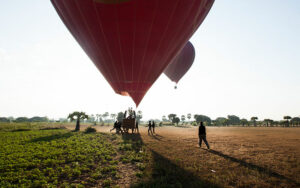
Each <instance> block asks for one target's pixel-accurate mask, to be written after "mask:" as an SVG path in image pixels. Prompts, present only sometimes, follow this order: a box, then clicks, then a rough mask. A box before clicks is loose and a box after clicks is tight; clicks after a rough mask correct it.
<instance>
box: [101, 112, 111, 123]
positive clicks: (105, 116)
mask: <svg viewBox="0 0 300 188" xmlns="http://www.w3.org/2000/svg"><path fill="white" fill-rule="evenodd" d="M108 116H109V113H108V112H105V113H104V114H102V117H103V118H104V120H105V121H106V118H107V117H108Z"/></svg>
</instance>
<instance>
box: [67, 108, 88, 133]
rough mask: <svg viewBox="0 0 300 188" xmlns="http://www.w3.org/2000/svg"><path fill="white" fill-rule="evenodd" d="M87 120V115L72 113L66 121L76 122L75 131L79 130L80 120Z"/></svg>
mask: <svg viewBox="0 0 300 188" xmlns="http://www.w3.org/2000/svg"><path fill="white" fill-rule="evenodd" d="M88 118H89V116H88V115H87V114H85V113H84V112H73V113H71V114H69V115H68V119H70V120H71V121H74V120H76V127H75V131H79V130H80V120H85V119H88Z"/></svg>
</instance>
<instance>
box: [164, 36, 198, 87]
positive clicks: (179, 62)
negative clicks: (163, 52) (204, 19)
mask: <svg viewBox="0 0 300 188" xmlns="http://www.w3.org/2000/svg"><path fill="white" fill-rule="evenodd" d="M194 59H195V49H194V46H193V45H192V43H191V42H188V43H187V44H186V45H185V46H184V48H183V49H182V50H181V52H180V53H179V54H178V55H177V56H176V57H175V59H174V60H173V61H172V62H171V63H170V64H169V65H168V66H167V68H166V69H165V71H164V73H165V75H167V76H168V77H169V78H170V80H172V81H173V82H176V83H178V82H179V80H180V79H181V78H182V77H183V76H184V75H185V73H186V72H187V71H188V70H189V69H190V68H191V66H192V64H193V62H194Z"/></svg>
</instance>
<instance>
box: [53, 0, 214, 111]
mask: <svg viewBox="0 0 300 188" xmlns="http://www.w3.org/2000/svg"><path fill="white" fill-rule="evenodd" d="M51 2H52V4H53V5H54V7H55V9H56V11H57V12H58V14H59V16H60V18H61V19H62V21H63V22H64V24H65V25H66V26H67V28H68V29H69V31H70V32H71V33H72V35H73V36H74V38H75V39H76V40H77V42H78V43H79V44H80V46H81V47H82V48H83V50H84V51H85V52H86V54H87V55H88V56H89V57H90V59H91V60H92V61H93V62H94V64H95V65H96V67H97V68H98V69H99V71H100V72H101V73H102V74H103V76H104V78H105V79H106V80H107V81H108V82H109V84H110V85H111V87H112V88H113V89H114V91H115V92H116V93H118V94H121V95H129V96H131V98H132V99H133V100H134V102H135V103H136V105H137V106H138V105H139V103H140V101H141V100H142V98H143V97H144V95H145V94H146V92H147V91H148V89H149V88H150V87H151V86H152V84H153V83H154V82H155V80H156V79H157V78H158V77H159V76H160V74H161V73H162V72H163V71H164V70H165V68H166V66H167V65H168V64H169V62H170V61H171V60H172V59H173V58H174V57H175V56H176V54H177V53H178V52H179V51H180V50H181V49H182V48H183V46H184V45H185V43H186V42H187V41H188V40H189V38H190V37H191V36H192V34H193V33H194V32H195V31H196V29H197V28H198V27H199V25H200V24H201V23H202V22H203V20H204V18H205V17H206V15H207V14H208V12H209V10H210V8H211V6H212V4H213V2H214V0H51Z"/></svg>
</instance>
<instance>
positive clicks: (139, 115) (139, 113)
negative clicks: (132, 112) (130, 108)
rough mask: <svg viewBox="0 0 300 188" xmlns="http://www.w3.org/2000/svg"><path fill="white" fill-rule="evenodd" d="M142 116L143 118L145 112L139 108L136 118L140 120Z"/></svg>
mask: <svg viewBox="0 0 300 188" xmlns="http://www.w3.org/2000/svg"><path fill="white" fill-rule="evenodd" d="M142 118H143V112H142V111H140V110H139V111H138V112H137V114H136V120H137V121H138V122H140V121H141V119H142Z"/></svg>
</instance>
